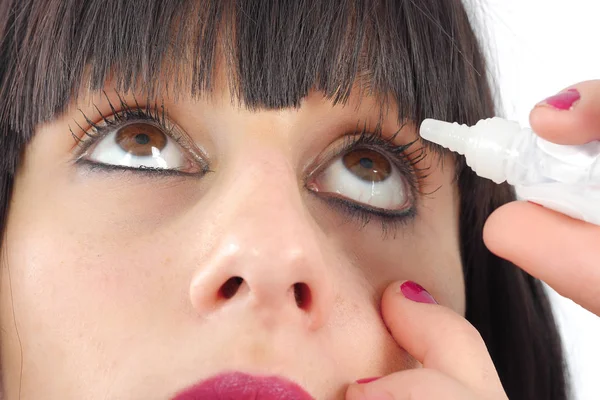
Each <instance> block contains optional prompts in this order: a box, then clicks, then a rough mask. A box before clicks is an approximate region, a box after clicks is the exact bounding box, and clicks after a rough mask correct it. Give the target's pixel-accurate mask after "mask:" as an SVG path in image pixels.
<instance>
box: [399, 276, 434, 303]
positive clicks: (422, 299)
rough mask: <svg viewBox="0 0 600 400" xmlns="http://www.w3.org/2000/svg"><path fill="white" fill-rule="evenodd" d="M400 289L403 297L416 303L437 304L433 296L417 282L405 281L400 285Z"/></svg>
mask: <svg viewBox="0 0 600 400" xmlns="http://www.w3.org/2000/svg"><path fill="white" fill-rule="evenodd" d="M400 291H401V292H402V294H403V295H404V297H406V298H407V299H409V300H412V301H416V302H417V303H427V304H438V302H437V301H435V299H434V298H433V296H432V295H430V294H429V292H428V291H427V290H425V289H424V288H423V286H421V285H419V284H418V283H415V282H412V281H406V282H404V283H403V284H402V285H400Z"/></svg>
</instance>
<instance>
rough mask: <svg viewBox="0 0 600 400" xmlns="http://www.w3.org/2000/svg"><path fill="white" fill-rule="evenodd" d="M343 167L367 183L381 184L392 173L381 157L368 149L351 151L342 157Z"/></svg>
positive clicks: (389, 165) (385, 159) (390, 167)
mask: <svg viewBox="0 0 600 400" xmlns="http://www.w3.org/2000/svg"><path fill="white" fill-rule="evenodd" d="M342 161H343V162H344V166H345V167H346V168H348V170H349V171H351V172H352V173H353V174H354V175H356V176H357V177H359V178H360V179H362V180H364V181H367V182H381V181H384V180H386V179H387V178H388V177H389V176H390V174H391V173H392V165H391V164H390V162H389V161H388V160H387V158H385V157H384V156H383V155H381V154H379V153H378V152H376V151H373V150H369V149H358V150H353V151H351V152H349V153H347V154H346V155H344V157H343V160H342Z"/></svg>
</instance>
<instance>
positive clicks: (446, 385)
mask: <svg viewBox="0 0 600 400" xmlns="http://www.w3.org/2000/svg"><path fill="white" fill-rule="evenodd" d="M475 398H476V397H475V394H474V393H473V392H471V391H469V390H468V389H467V388H466V387H465V386H463V385H461V384H460V383H459V382H457V381H456V380H454V379H452V378H450V377H448V376H446V375H444V374H442V373H441V372H439V371H435V370H431V369H412V370H407V371H401V372H396V373H394V374H391V375H388V376H385V377H383V378H381V379H378V380H376V381H374V382H370V383H367V384H352V385H350V386H349V387H348V390H347V391H346V400H412V399H420V400H428V399H431V400H434V399H436V400H437V399H445V400H470V399H473V400H474V399H475Z"/></svg>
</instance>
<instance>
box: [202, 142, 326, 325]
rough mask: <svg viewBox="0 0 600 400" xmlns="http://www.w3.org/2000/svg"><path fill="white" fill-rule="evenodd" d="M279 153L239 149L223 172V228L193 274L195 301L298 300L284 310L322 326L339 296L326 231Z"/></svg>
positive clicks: (267, 305) (279, 305)
mask: <svg viewBox="0 0 600 400" xmlns="http://www.w3.org/2000/svg"><path fill="white" fill-rule="evenodd" d="M274 153H275V154H273V153H269V152H262V155H261V159H259V160H257V159H254V160H252V161H248V160H247V159H246V161H243V159H244V158H245V157H240V165H238V166H237V167H232V168H231V169H230V177H223V183H222V186H221V187H223V188H224V189H223V191H222V192H221V195H220V202H219V208H220V210H219V214H220V215H221V218H220V224H219V225H220V227H219V232H220V233H219V235H218V236H219V237H218V238H215V239H216V240H215V246H214V247H213V249H212V251H211V253H210V255H209V257H208V259H207V260H206V264H205V265H202V266H199V268H198V273H197V274H196V276H195V278H194V281H193V282H192V287H191V296H192V303H194V305H195V307H196V308H198V309H199V310H200V311H202V310H203V309H204V310H207V309H214V308H215V305H216V306H218V303H219V302H220V303H221V304H223V303H224V302H231V301H233V300H235V299H236V298H240V297H245V298H249V299H250V300H251V301H250V303H251V304H253V305H254V306H255V307H258V308H260V309H263V310H266V309H268V310H275V309H280V311H281V309H287V310H288V311H289V309H290V308H292V309H294V311H293V312H291V313H285V314H286V315H288V316H290V317H292V316H293V315H304V316H307V317H309V318H307V319H306V320H307V321H309V323H310V325H311V326H313V327H316V326H319V325H320V324H321V323H323V322H324V320H325V319H326V316H327V315H328V313H329V309H330V307H331V304H332V302H333V298H332V296H333V288H332V280H331V279H329V274H330V271H329V268H327V261H326V260H325V258H324V253H323V249H322V248H321V247H322V243H323V240H322V238H320V235H321V234H322V233H321V232H320V230H319V229H318V228H317V225H316V224H315V223H314V222H313V221H312V218H311V216H310V214H309V213H308V212H307V211H306V208H305V206H304V204H303V201H302V194H301V189H300V186H299V184H298V179H297V174H296V172H295V171H294V168H293V167H292V165H291V164H290V162H289V161H288V159H286V158H285V157H284V156H282V155H281V154H280V153H276V152H274ZM255 154H256V153H255ZM215 299H216V300H215ZM215 301H216V302H217V303H214V302H215Z"/></svg>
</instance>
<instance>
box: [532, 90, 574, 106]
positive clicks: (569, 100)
mask: <svg viewBox="0 0 600 400" xmlns="http://www.w3.org/2000/svg"><path fill="white" fill-rule="evenodd" d="M579 99H581V94H580V93H579V90H577V89H569V90H566V91H564V92H560V93H559V94H555V95H554V96H551V97H548V98H547V99H546V100H544V101H542V102H540V103H538V104H537V105H536V107H537V106H545V105H549V106H552V107H554V108H556V109H557V110H570V109H572V108H573V106H574V105H575V103H576V102H577V101H578V100H579Z"/></svg>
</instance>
